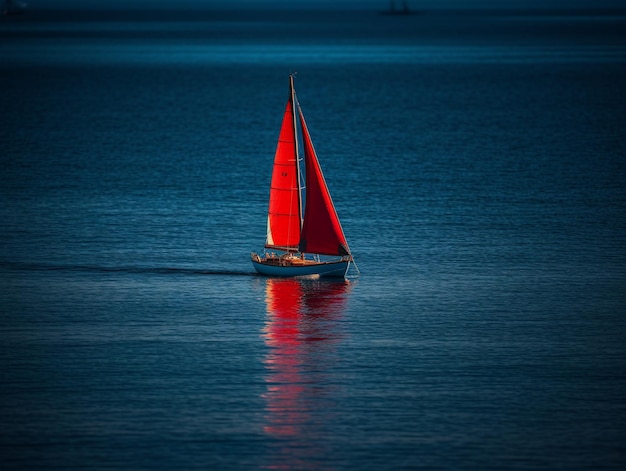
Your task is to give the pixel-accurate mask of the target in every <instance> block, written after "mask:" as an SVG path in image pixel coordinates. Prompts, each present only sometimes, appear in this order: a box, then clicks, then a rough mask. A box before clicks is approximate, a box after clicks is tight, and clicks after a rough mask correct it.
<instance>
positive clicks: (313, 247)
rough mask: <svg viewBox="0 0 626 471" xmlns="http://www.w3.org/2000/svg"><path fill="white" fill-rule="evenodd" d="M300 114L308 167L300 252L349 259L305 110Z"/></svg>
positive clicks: (346, 245) (346, 244)
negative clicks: (346, 257) (305, 117)
mask: <svg viewBox="0 0 626 471" xmlns="http://www.w3.org/2000/svg"><path fill="white" fill-rule="evenodd" d="M298 111H299V115H300V124H301V126H302V140H303V143H304V161H305V163H306V208H305V210H304V223H303V225H302V235H301V237H300V245H299V250H300V252H308V253H317V254H322V255H350V250H349V248H348V243H347V242H346V237H345V235H344V234H343V230H342V229H341V224H340V223H339V218H338V217H337V212H336V211H335V206H334V205H333V201H332V199H331V197H330V193H329V192H328V187H327V186H326V181H325V180H324V175H323V174H322V169H321V168H320V164H319V161H318V160H317V155H316V154H315V149H314V148H313V143H312V142H311V137H310V136H309V130H308V129H307V127H306V122H305V121H304V116H303V114H302V110H300V109H298Z"/></svg>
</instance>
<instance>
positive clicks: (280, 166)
mask: <svg viewBox="0 0 626 471" xmlns="http://www.w3.org/2000/svg"><path fill="white" fill-rule="evenodd" d="M292 80H293V79H292ZM293 102H294V94H293V85H292V87H291V92H290V94H289V100H288V101H287V106H286V107H285V115H284V117H283V124H282V126H281V128H280V136H279V138H278V145H277V147H276V154H275V156H274V170H273V173H272V183H271V186H270V202H269V209H268V215H267V240H266V243H265V246H266V247H268V248H275V249H279V250H287V251H297V250H298V243H299V242H300V225H301V220H302V219H301V215H300V188H299V185H298V181H299V177H298V166H297V159H298V154H297V150H296V146H297V144H296V132H295V117H294V106H293Z"/></svg>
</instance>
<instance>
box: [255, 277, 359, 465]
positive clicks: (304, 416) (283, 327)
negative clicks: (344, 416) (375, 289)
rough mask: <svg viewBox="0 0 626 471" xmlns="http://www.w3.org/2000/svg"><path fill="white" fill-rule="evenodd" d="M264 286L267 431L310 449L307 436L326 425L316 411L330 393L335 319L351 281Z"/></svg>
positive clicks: (270, 283) (272, 282) (275, 281)
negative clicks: (321, 398)
mask: <svg viewBox="0 0 626 471" xmlns="http://www.w3.org/2000/svg"><path fill="white" fill-rule="evenodd" d="M265 282H266V286H265V303H266V307H267V321H266V323H265V328H264V330H263V334H264V335H263V337H264V340H265V343H266V345H267V346H268V347H269V351H268V353H267V355H266V357H265V366H266V369H267V375H266V377H265V381H266V384H267V393H266V394H265V395H264V397H265V400H266V402H267V406H266V410H267V417H266V422H267V423H266V426H265V427H264V430H265V432H266V433H267V434H268V435H270V436H273V437H277V438H279V437H280V438H290V439H294V440H297V442H300V441H302V442H303V443H299V444H298V445H297V446H300V447H304V448H306V447H307V445H306V440H307V438H310V437H311V436H312V434H313V435H314V432H315V431H314V429H315V428H316V426H319V425H320V422H323V419H321V418H320V411H319V410H317V409H318V408H319V405H320V401H319V396H320V394H324V391H327V389H328V388H327V386H326V385H325V384H323V383H324V378H325V376H326V375H327V368H329V366H330V365H327V364H325V363H327V362H328V361H329V359H330V357H331V356H332V352H333V351H334V348H333V347H332V345H333V344H334V342H336V341H337V340H339V339H340V337H341V333H340V332H339V331H338V325H337V320H338V318H339V317H340V316H341V314H342V312H343V309H344V307H345V302H346V298H347V296H346V293H347V291H348V289H349V283H348V282H344V281H342V282H327V281H319V280H317V281H314V280H299V279H275V278H268V279H266V280H265ZM322 415H323V411H322ZM305 433H306V434H305ZM292 445H294V443H292ZM310 451H311V450H309V452H310ZM292 458H293V457H292ZM300 458H303V457H300ZM290 465H296V466H297V465H298V463H294V462H292V463H290Z"/></svg>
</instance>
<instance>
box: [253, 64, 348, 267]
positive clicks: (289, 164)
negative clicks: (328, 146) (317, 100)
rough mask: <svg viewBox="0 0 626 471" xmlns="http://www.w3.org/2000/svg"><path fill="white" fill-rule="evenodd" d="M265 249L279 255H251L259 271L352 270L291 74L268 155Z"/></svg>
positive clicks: (339, 224) (266, 253)
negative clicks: (271, 155) (270, 168)
mask: <svg viewBox="0 0 626 471" xmlns="http://www.w3.org/2000/svg"><path fill="white" fill-rule="evenodd" d="M298 122H299V123H300V132H298V127H297V123H298ZM299 134H301V135H302V147H303V148H304V166H305V172H304V173H305V185H303V184H302V179H301V176H300V173H301V168H300V167H301V164H300V160H301V158H300V151H299V147H300V144H299V142H298V141H299ZM265 249H271V250H275V251H278V252H281V253H278V254H277V253H275V252H269V253H268V252H267V250H266V251H265V253H264V254H262V255H259V254H257V253H252V265H253V266H254V268H255V270H256V271H257V272H258V273H260V274H261V275H268V276H281V277H291V276H305V277H343V278H345V277H346V276H347V273H348V269H349V268H350V264H353V265H354V266H355V268H356V265H355V264H354V259H353V258H352V254H351V253H350V248H349V247H348V242H347V241H346V236H345V235H344V233H343V229H342V228H341V223H340V222H339V217H338V216H337V211H336V210H335V206H334V204H333V201H332V199H331V197H330V192H329V191H328V186H327V185H326V181H325V180H324V175H323V174H322V169H321V167H320V163H319V161H318V159H317V154H316V153H315V149H314V147H313V142H312V141H311V136H310V135H309V131H308V129H307V126H306V123H305V121H304V115H303V114H302V109H301V108H300V103H299V102H298V99H297V98H296V91H295V88H294V76H293V75H290V76H289V98H288V99H287V105H286V107H285V113H284V116H283V121H282V125H281V128H280V134H279V137H278V145H277V147H276V154H275V156H274V170H273V172H272V180H271V184H270V197H269V207H268V212H267V236H266V240H265ZM322 257H323V258H322ZM356 271H357V272H358V268H356Z"/></svg>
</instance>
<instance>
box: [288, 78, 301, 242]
mask: <svg viewBox="0 0 626 471" xmlns="http://www.w3.org/2000/svg"><path fill="white" fill-rule="evenodd" d="M295 75H296V74H295V73H293V74H289V98H290V100H291V114H292V116H293V129H294V140H293V145H294V147H295V149H294V152H295V155H296V180H297V184H298V216H299V218H300V219H299V220H300V230H302V224H303V221H304V216H303V211H302V184H301V182H300V152H299V150H298V148H299V145H298V131H297V130H298V127H297V125H296V107H297V108H298V110H299V109H300V104H299V103H298V102H297V100H296V87H295V86H294V77H295Z"/></svg>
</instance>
